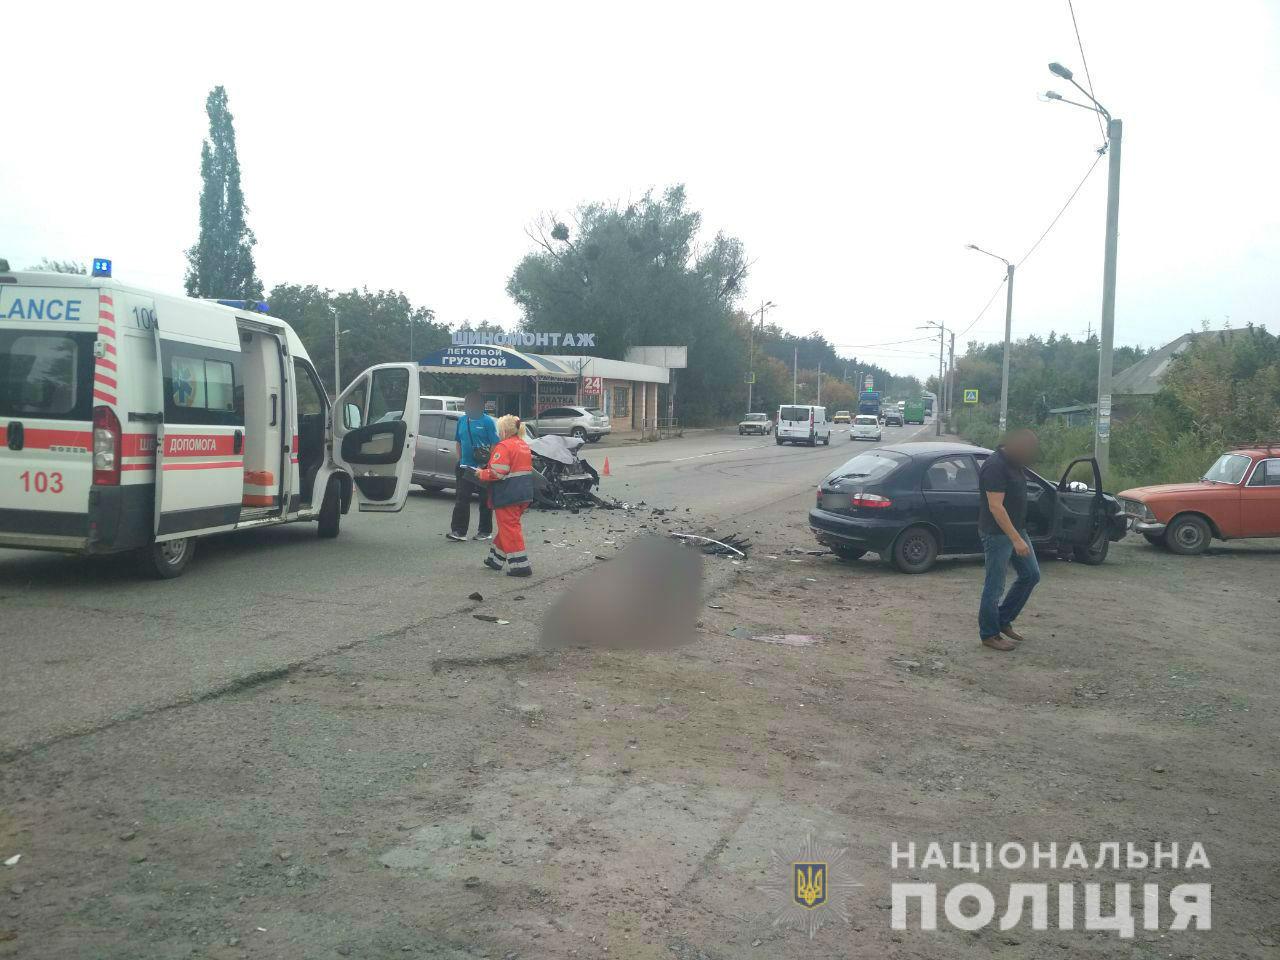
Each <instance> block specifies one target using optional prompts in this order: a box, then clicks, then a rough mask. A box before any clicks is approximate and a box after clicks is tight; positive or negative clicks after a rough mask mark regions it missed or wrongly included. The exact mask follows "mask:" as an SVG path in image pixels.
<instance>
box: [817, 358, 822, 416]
mask: <svg viewBox="0 0 1280 960" xmlns="http://www.w3.org/2000/svg"><path fill="white" fill-rule="evenodd" d="M817 405H818V406H822V361H821V360H819V361H818V404H817Z"/></svg>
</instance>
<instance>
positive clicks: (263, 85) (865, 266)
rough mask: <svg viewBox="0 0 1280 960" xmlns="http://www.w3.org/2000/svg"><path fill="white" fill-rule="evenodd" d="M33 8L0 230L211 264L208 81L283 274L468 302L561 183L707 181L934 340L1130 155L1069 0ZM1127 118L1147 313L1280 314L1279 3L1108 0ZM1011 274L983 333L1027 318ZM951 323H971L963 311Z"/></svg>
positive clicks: (421, 298) (863, 330)
mask: <svg viewBox="0 0 1280 960" xmlns="http://www.w3.org/2000/svg"><path fill="white" fill-rule="evenodd" d="M17 6H18V7H20V8H19V9H9V10H7V11H6V13H5V16H4V27H3V28H2V29H3V35H4V36H5V38H6V39H5V44H4V61H5V80H4V90H5V93H4V103H5V106H4V122H3V125H2V126H0V130H2V131H3V132H2V133H0V256H5V257H8V258H9V259H10V261H11V262H12V263H13V265H14V266H16V267H25V266H28V265H30V263H32V262H34V261H36V260H38V259H39V258H40V257H42V256H48V257H54V258H59V259H63V258H67V259H78V260H81V261H87V260H88V259H90V258H91V257H93V256H109V257H112V258H113V259H114V260H115V270H116V276H117V278H119V279H121V280H124V281H128V282H135V283H138V284H141V285H144V286H150V287H156V288H161V289H165V290H177V289H180V287H181V283H182V275H183V269H184V265H185V264H184V258H183V251H184V250H185V248H186V247H188V246H189V245H190V244H191V243H192V241H193V240H194V239H195V235H196V226H197V205H196V204H197V194H198V191H199V186H200V182H199V156H200V141H201V138H202V137H203V136H204V134H205V131H206V126H207V121H206V117H205V115H204V109H203V105H204V99H205V96H206V94H207V93H208V91H209V88H210V87H212V86H213V85H214V84H219V83H221V84H224V85H225V86H226V88H227V92H228V95H229V98H230V104H231V109H232V112H233V113H234V115H235V124H236V134H237V136H238V138H239V148H240V163H241V169H242V172H243V184H244V190H245V194H246V198H247V201H248V204H249V208H250V213H249V222H250V225H251V227H252V228H253V230H254V231H255V232H256V234H257V237H258V246H257V248H256V254H257V261H258V267H259V273H260V275H261V277H262V279H263V281H264V282H265V283H266V284H267V285H268V286H270V285H271V284H273V283H278V282H281V281H289V282H295V283H316V284H320V285H323V286H330V287H335V288H349V287H352V286H362V285H363V286H369V287H371V288H380V287H393V288H399V289H402V290H404V291H406V292H407V293H408V295H409V296H410V297H411V298H412V299H413V300H414V301H415V302H417V303H422V304H426V305H428V306H431V307H433V308H434V309H435V310H436V312H437V315H438V317H439V319H441V320H442V321H444V322H446V323H450V324H457V323H460V322H462V321H464V320H473V321H479V320H492V321H496V322H499V323H503V324H510V323H512V322H513V321H515V320H516V319H518V313H517V310H516V308H515V306H514V304H513V303H512V302H511V301H510V300H509V299H508V297H507V296H506V293H505V292H504V287H505V284H506V280H507V277H508V276H509V274H510V272H511V269H512V267H513V265H514V264H515V263H516V261H517V260H518V259H519V258H520V256H521V255H522V254H524V253H525V252H526V251H527V250H528V249H529V247H530V244H529V241H528V239H527V238H526V236H525V234H524V227H525V226H526V225H527V224H528V223H529V222H530V221H531V220H532V219H533V218H534V217H535V216H536V215H537V214H538V213H539V212H540V211H543V210H553V211H562V212H566V213H567V212H568V211H569V210H571V209H572V208H573V207H574V206H575V205H577V204H578V203H581V202H583V201H587V200H596V199H610V198H615V199H621V200H625V199H627V198H629V197H636V196H639V195H640V194H642V193H643V192H644V191H645V190H646V189H647V188H650V187H658V188H661V187H662V186H664V185H666V184H670V183H676V182H683V183H685V184H686V185H687V187H688V194H689V198H690V201H691V203H692V204H693V205H694V206H695V207H697V208H699V209H701V210H702V211H703V214H704V222H705V231H706V237H707V238H708V239H709V238H710V236H711V235H712V234H713V233H714V232H715V231H716V230H718V229H723V230H725V231H726V232H728V233H731V234H733V235H736V236H738V237H740V238H741V239H742V240H743V242H744V243H745V244H746V247H747V250H748V252H749V255H750V256H751V257H752V258H753V259H754V260H755V264H754V266H753V268H752V273H751V278H750V283H749V286H748V290H747V295H748V298H749V299H750V300H751V301H753V302H755V303H758V302H759V300H760V299H761V298H769V299H772V300H774V301H776V302H777V303H778V305H779V306H778V308H777V309H776V310H775V311H773V312H772V313H771V314H770V319H771V320H775V321H776V322H778V323H779V324H781V325H782V326H783V327H784V328H786V329H788V330H791V331H794V332H798V333H803V332H808V331H811V330H818V331H821V332H822V333H823V334H825V335H826V336H827V337H828V338H829V339H830V340H831V341H832V342H834V343H836V344H841V345H849V347H848V349H844V350H842V352H846V353H855V352H856V353H857V354H858V355H860V356H862V357H867V358H870V359H874V360H876V361H877V362H880V363H883V364H884V365H886V366H888V367H889V368H891V369H894V370H896V371H900V372H903V373H906V372H914V373H918V374H926V373H929V372H931V371H933V370H935V369H936V360H931V359H930V358H929V356H930V355H929V351H931V350H933V349H934V348H932V347H930V345H929V344H928V343H927V342H923V343H909V344H897V345H894V346H891V347H876V348H873V349H865V348H860V349H856V350H855V349H854V345H865V344H881V343H884V342H886V341H896V340H903V339H909V338H912V337H917V336H924V333H923V332H918V331H917V329H916V328H917V327H918V326H919V325H921V324H922V323H924V322H925V321H926V320H934V321H938V322H941V323H944V324H946V325H947V326H949V327H951V328H953V329H955V330H956V331H957V333H960V332H961V331H963V330H964V329H965V328H966V327H968V326H969V324H970V322H971V321H973V319H974V317H975V316H976V315H977V313H978V310H979V309H980V308H981V307H982V305H983V304H984V302H986V300H987V298H988V296H989V295H990V294H991V292H992V291H993V289H995V287H996V285H997V284H998V282H999V280H1000V277H1001V276H1002V274H1003V270H1004V267H1003V265H1002V264H1000V263H998V262H996V261H994V260H990V259H988V258H985V257H982V256H980V255H978V254H976V253H972V252H970V251H967V250H965V249H964V246H965V244H966V243H969V242H974V243H978V244H980V245H982V246H985V247H987V248H988V249H990V250H992V251H994V252H996V253H998V254H1001V255H1003V256H1005V257H1008V258H1010V259H1013V260H1017V259H1019V258H1021V257H1022V255H1023V254H1024V253H1025V252H1026V251H1027V249H1028V248H1029V247H1030V246H1031V245H1032V243H1033V242H1034V241H1035V239H1036V237H1037V236H1038V235H1039V234H1040V233H1041V231H1042V230H1043V229H1044V228H1045V227H1046V226H1047V225H1048V223H1049V221H1050V220H1051V219H1052V217H1053V216H1054V214H1055V213H1056V212H1057V211H1058V209H1059V208H1060V207H1061V206H1062V204H1063V202H1064V201H1065V200H1066V198H1067V196H1068V195H1069V194H1070V193H1071V191H1072V189H1074V187H1075V185H1076V184H1077V183H1078V182H1079V181H1080V179H1081V177H1082V176H1084V173H1085V171H1086V170H1087V169H1088V167H1089V165H1090V164H1091V163H1092V162H1093V160H1094V159H1095V150H1096V149H1097V147H1098V146H1099V144H1100V142H1101V137H1100V134H1099V130H1098V126H1097V123H1096V122H1095V119H1094V117H1093V115H1091V114H1089V113H1086V112H1085V111H1083V110H1078V109H1075V108H1073V107H1069V106H1065V105H1062V104H1055V103H1048V102H1043V101H1042V100H1040V99H1038V95H1039V94H1041V93H1043V91H1044V90H1046V89H1049V88H1056V89H1058V90H1059V91H1061V92H1063V93H1064V94H1065V93H1068V92H1070V91H1069V88H1068V87H1067V86H1066V85H1065V82H1064V81H1060V80H1058V79H1056V78H1054V77H1052V76H1050V75H1049V73H1048V71H1047V69H1046V64H1047V63H1048V62H1049V61H1050V60H1059V61H1061V62H1062V63H1064V64H1067V65H1068V66H1070V67H1072V68H1073V69H1074V70H1075V72H1076V74H1077V79H1079V80H1081V81H1082V82H1083V80H1084V70H1083V69H1082V66H1081V58H1080V54H1079V51H1078V50H1077V49H1076V41H1075V36H1074V33H1073V31H1072V25H1071V17H1070V13H1069V11H1068V8H1067V4H1066V0H1007V2H1006V0H973V2H968V3H956V2H954V0H931V2H918V3H910V2H906V3H869V2H860V3H842V4H816V3H815V4H807V3H799V2H794V0H792V2H786V3H783V2H771V3H767V4H756V3H750V2H742V0H738V2H732V3H702V2H690V0H684V2H681V3H671V4H668V3H660V2H646V3H643V4H640V3H629V4H617V3H615V4H601V3H598V2H595V3H561V2H557V3H549V2H537V0H534V2H529V0H525V2H523V3H510V4H508V3H501V2H490V3H485V4H448V5H444V4H432V3H415V4H403V5H400V4H397V5H391V4H377V3H364V4H358V3H344V4H326V3H308V4H295V5H288V8H287V9H286V5H285V4H270V3H263V2H258V3H254V4H244V5H240V4H237V3H230V2H223V3H219V4H217V5H215V6H213V7H211V6H209V5H200V6H191V5H185V4H175V3H172V2H168V3H162V4H155V5H154V6H152V5H146V4H141V3H129V2H115V3H109V4H100V3H99V4H84V5H80V4H78V3H65V2H64V3H59V4H56V5H53V6H50V5H47V4H21V5H17ZM1076 14H1077V17H1078V19H1079V23H1080V29H1081V33H1082V36H1083V40H1084V47H1085V54H1086V55H1087V56H1088V62H1089V67H1090V70H1091V72H1092V76H1093V84H1094V89H1095V93H1096V94H1097V96H1098V99H1099V100H1101V101H1102V102H1103V103H1104V104H1105V105H1107V106H1108V107H1109V108H1110V109H1111V111H1112V113H1113V114H1115V115H1116V116H1118V117H1120V118H1122V119H1123V120H1124V124H1125V136H1124V149H1123V157H1124V170H1123V185H1122V191H1121V208H1120V226H1121V236H1120V257H1119V264H1120V269H1119V284H1118V304H1117V308H1116V340H1117V342H1118V343H1140V344H1144V345H1153V344H1160V343H1163V342H1165V341H1167V340H1170V339H1172V338H1173V337H1175V336H1177V335H1179V334H1180V333H1183V332H1185V331H1186V330H1188V329H1191V328H1193V327H1198V326H1199V324H1200V322H1201V321H1202V320H1204V319H1207V320H1209V321H1210V323H1211V324H1213V325H1214V326H1215V327H1217V326H1222V325H1223V324H1224V322H1227V321H1228V319H1229V322H1230V323H1231V324H1232V325H1243V324H1244V323H1246V322H1249V321H1252V322H1254V323H1266V324H1268V325H1269V327H1270V328H1271V330H1272V332H1276V331H1278V330H1280V308H1278V307H1277V304H1280V269H1278V265H1280V123H1278V122H1277V118H1278V117H1280V3H1277V2H1274V0H1273V2H1264V0H1222V2H1218V3H1212V4H1209V3H1203V2H1181V0H1173V2H1170V0H1105V2H1104V0H1077V4H1076ZM1105 193H1106V162H1105V161H1103V162H1102V163H1100V164H1099V165H1098V168H1097V169H1096V170H1095V171H1094V173H1093V175H1092V176H1091V177H1090V178H1089V179H1088V181H1087V182H1086V184H1085V186H1084V188H1083V189H1082V190H1081V192H1080V194H1079V196H1078V197H1077V198H1076V200H1075V202H1074V203H1073V204H1072V205H1071V207H1070V208H1069V209H1068V210H1067V212H1066V214H1065V215H1064V216H1063V218H1062V220H1061V221H1060V222H1059V224H1058V225H1057V227H1056V228H1055V229H1054V230H1053V231H1052V232H1051V233H1050V235H1049V236H1048V238H1047V239H1046V240H1045V241H1044V243H1043V244H1042V245H1041V246H1040V247H1039V249H1038V250H1037V251H1036V252H1035V254H1034V255H1033V256H1032V257H1031V258H1030V259H1029V260H1028V261H1027V262H1026V263H1025V265H1024V266H1023V267H1022V268H1021V270H1020V271H1019V272H1018V275H1017V283H1016V298H1015V304H1014V324H1015V326H1014V330H1015V336H1019V335H1025V334H1027V333H1033V332H1034V333H1039V334H1047V333H1048V332H1049V331H1050V330H1057V331H1059V332H1065V333H1069V334H1071V335H1072V336H1081V335H1083V334H1084V333H1085V330H1086V328H1087V327H1088V326H1089V325H1090V324H1093V326H1094V328H1095V329H1096V327H1097V323H1098V317H1099V306H1100V289H1101V272H1102V271H1101V267H1102V241H1103V225H1104V223H1103V221H1104V201H1105ZM1003 322H1004V317H1003V298H1002V297H1001V298H999V299H998V301H997V302H996V303H995V304H993V305H992V307H991V309H990V310H989V311H988V312H987V313H986V314H985V315H984V316H983V317H982V319H980V320H979V321H978V322H977V324H976V325H974V326H973V327H972V329H971V330H969V331H968V333H966V334H964V335H963V336H962V337H961V338H960V341H958V343H959V345H960V347H962V344H963V341H965V340H968V339H970V338H973V337H978V338H981V339H986V340H994V339H998V338H999V337H1001V336H1002V333H1003ZM935 342H936V341H935Z"/></svg>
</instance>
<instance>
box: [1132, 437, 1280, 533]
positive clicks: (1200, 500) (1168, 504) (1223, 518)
mask: <svg viewBox="0 0 1280 960" xmlns="http://www.w3.org/2000/svg"><path fill="white" fill-rule="evenodd" d="M1118 496H1119V498H1120V504H1121V506H1122V507H1123V508H1124V511H1125V513H1126V514H1127V515H1128V516H1129V517H1131V518H1132V522H1133V529H1134V530H1135V531H1136V532H1138V533H1140V534H1142V535H1143V536H1144V537H1145V538H1146V540H1147V542H1148V543H1150V544H1153V545H1155V546H1161V547H1165V548H1166V549H1168V550H1169V551H1171V552H1172V553H1180V554H1183V555H1184V556H1191V555H1194V554H1197V553H1204V551H1205V550H1206V549H1207V548H1208V546H1209V543H1210V541H1212V540H1214V539H1217V540H1237V539H1243V538H1246V537H1280V443H1277V444H1274V445H1262V446H1259V447H1253V448H1250V449H1245V450H1232V451H1229V452H1228V453H1224V454H1223V455H1222V456H1220V457H1219V458H1218V459H1217V460H1216V461H1214V464H1213V466H1211V467H1210V468H1209V469H1208V471H1206V473H1205V475H1204V476H1203V477H1201V478H1200V479H1199V480H1198V481H1196V482H1195V483H1162V484H1157V485H1154V486H1150V487H1134V488H1133V489H1131V490H1122V491H1121V492H1120V493H1119V494H1118Z"/></svg>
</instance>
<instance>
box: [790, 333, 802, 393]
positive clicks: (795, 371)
mask: <svg viewBox="0 0 1280 960" xmlns="http://www.w3.org/2000/svg"><path fill="white" fill-rule="evenodd" d="M799 376H800V348H799V347H792V349H791V402H792V403H793V404H794V403H795V402H796V396H797V394H798V392H799V391H798V387H797V385H796V381H797V380H798V379H799Z"/></svg>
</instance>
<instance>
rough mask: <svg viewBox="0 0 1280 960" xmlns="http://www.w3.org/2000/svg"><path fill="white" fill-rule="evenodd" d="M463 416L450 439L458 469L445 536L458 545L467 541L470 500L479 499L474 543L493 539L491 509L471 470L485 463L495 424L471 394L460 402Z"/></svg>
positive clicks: (493, 440) (495, 438) (494, 436)
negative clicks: (456, 456)
mask: <svg viewBox="0 0 1280 960" xmlns="http://www.w3.org/2000/svg"><path fill="white" fill-rule="evenodd" d="M463 410H464V412H463V414H462V416H461V417H460V418H459V419H458V432H457V434H456V435H455V436H454V439H455V440H456V441H457V444H458V468H457V470H456V471H455V477H454V487H453V489H454V501H453V521H452V523H451V524H450V530H449V532H448V533H447V534H445V536H447V537H448V538H449V539H450V540H454V541H457V542H462V541H464V540H466V539H467V527H469V526H470V525H471V498H472V497H473V496H476V497H479V498H480V525H479V529H478V530H477V531H476V539H477V540H488V539H490V538H491V537H492V536H493V510H492V509H491V508H490V507H489V499H488V491H487V490H486V489H485V486H484V484H482V483H479V482H477V481H476V479H475V470H477V469H479V468H481V467H485V466H487V465H488V463H489V453H490V451H491V450H493V448H494V445H495V444H497V442H498V424H497V421H495V420H494V419H493V417H491V416H489V415H488V414H487V413H485V412H484V397H482V396H481V395H480V394H479V393H476V392H474V391H472V392H471V393H468V394H467V396H466V398H465V400H464V401H463Z"/></svg>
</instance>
